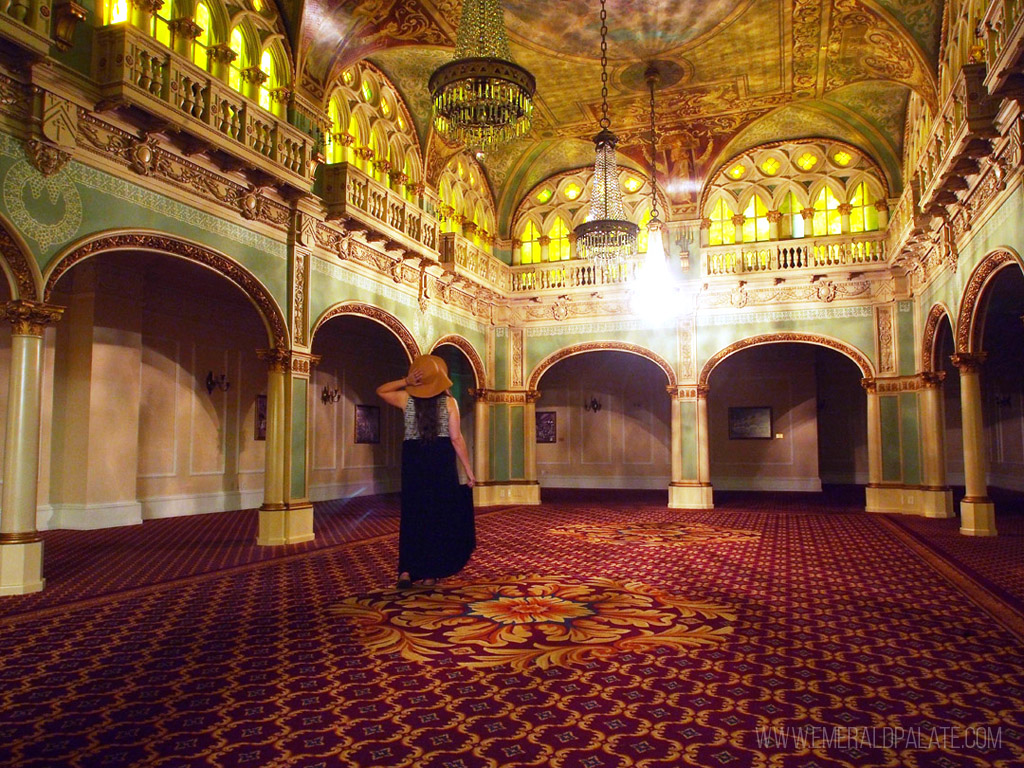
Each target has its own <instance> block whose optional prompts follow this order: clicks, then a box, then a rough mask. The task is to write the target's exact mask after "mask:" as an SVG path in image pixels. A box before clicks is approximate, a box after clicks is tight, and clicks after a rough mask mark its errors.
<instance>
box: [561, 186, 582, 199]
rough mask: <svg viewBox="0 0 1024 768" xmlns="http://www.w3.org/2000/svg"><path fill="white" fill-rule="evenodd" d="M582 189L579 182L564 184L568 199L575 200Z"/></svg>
mask: <svg viewBox="0 0 1024 768" xmlns="http://www.w3.org/2000/svg"><path fill="white" fill-rule="evenodd" d="M582 191H583V190H582V189H580V186H579V184H575V183H570V184H566V185H565V197H566V199H568V200H575V199H576V198H577V197H579V196H580V193H581V192H582Z"/></svg>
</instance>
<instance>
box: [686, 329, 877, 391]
mask: <svg viewBox="0 0 1024 768" xmlns="http://www.w3.org/2000/svg"><path fill="white" fill-rule="evenodd" d="M782 342H798V343H801V344H816V345H818V346H820V347H828V348H829V349H834V350H835V351H836V352H839V353H841V354H843V355H845V356H846V357H848V358H850V359H851V360H853V362H854V363H856V364H857V367H858V368H860V370H861V374H863V376H864V377H865V378H874V369H873V367H872V365H871V361H870V360H868V358H867V357H866V356H865V355H864V354H863V353H862V352H861V351H860V350H858V349H857V348H855V347H852V346H850V345H849V344H846V343H845V342H842V341H839V340H838V339H833V338H831V337H829V336H819V335H817V334H813V333H766V334H763V335H760V336H751V337H750V338H747V339H742V340H740V341H737V342H735V343H733V344H730V345H729V346H727V347H726V348H725V349H722V350H719V351H718V352H716V353H715V354H714V355H712V356H711V357H710V358H709V359H708V361H707V362H706V363H704V367H703V368H702V369H701V372H700V376H699V377H698V378H697V384H698V386H701V387H707V386H708V378H709V377H710V376H711V372H712V371H713V370H714V369H715V367H716V366H717V365H718V364H719V363H721V362H722V361H723V360H725V358H727V357H729V356H730V355H734V354H736V353H737V352H739V351H740V350H743V349H746V348H747V347H756V346H760V345H762V344H778V343H782Z"/></svg>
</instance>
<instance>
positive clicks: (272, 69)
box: [260, 51, 277, 111]
mask: <svg viewBox="0 0 1024 768" xmlns="http://www.w3.org/2000/svg"><path fill="white" fill-rule="evenodd" d="M260 70H261V71H262V72H263V74H265V75H266V76H267V79H266V80H265V81H264V82H263V85H261V86H260V106H261V107H263V108H264V109H265V110H267V111H270V110H271V109H272V108H273V107H272V105H271V103H270V91H271V89H272V88H277V67H276V66H274V57H273V56H271V55H270V51H264V52H263V55H262V56H260Z"/></svg>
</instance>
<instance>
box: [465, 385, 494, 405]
mask: <svg viewBox="0 0 1024 768" xmlns="http://www.w3.org/2000/svg"><path fill="white" fill-rule="evenodd" d="M467 392H468V393H469V396H470V397H472V398H473V399H474V400H476V401H477V402H478V403H486V402H487V395H488V394H489V392H488V390H486V389H483V388H482V387H481V388H475V387H470V388H469V389H468V390H467Z"/></svg>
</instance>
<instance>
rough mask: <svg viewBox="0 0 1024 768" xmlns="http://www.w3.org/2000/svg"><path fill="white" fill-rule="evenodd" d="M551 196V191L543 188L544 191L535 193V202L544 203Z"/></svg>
mask: <svg viewBox="0 0 1024 768" xmlns="http://www.w3.org/2000/svg"><path fill="white" fill-rule="evenodd" d="M552 194H553V193H552V191H551V190H550V189H547V188H546V187H545V188H544V189H542V190H541V191H540V192H538V193H537V202H538V203H546V202H547V201H548V200H550V199H551V195H552Z"/></svg>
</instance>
